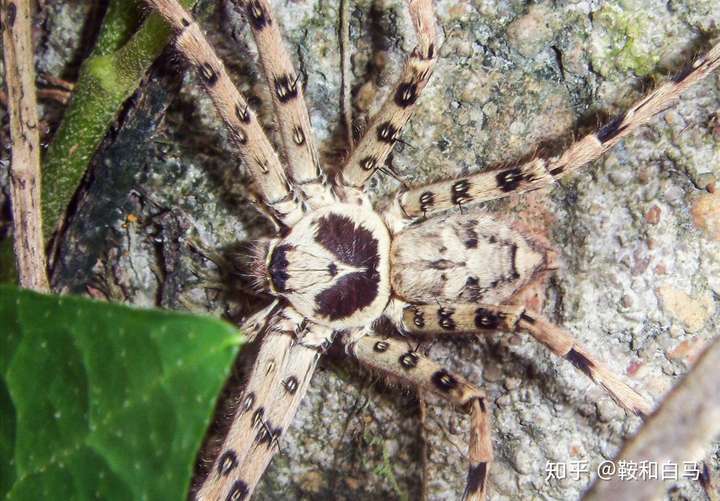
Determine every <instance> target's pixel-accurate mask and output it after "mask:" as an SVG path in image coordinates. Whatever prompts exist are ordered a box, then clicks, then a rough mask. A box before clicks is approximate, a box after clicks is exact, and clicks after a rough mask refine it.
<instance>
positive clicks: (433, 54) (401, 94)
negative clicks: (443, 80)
mask: <svg viewBox="0 0 720 501" xmlns="http://www.w3.org/2000/svg"><path fill="white" fill-rule="evenodd" d="M407 3H408V8H409V10H410V17H411V18H412V22H413V26H414V28H415V33H416V34H417V46H416V47H415V49H414V50H413V51H412V53H411V54H410V56H409V57H408V60H407V61H406V63H405V67H404V68H403V71H402V74H401V75H400V78H399V80H398V83H397V84H396V85H395V88H394V89H393V91H392V93H391V95H390V96H388V97H387V99H386V100H385V102H384V103H383V105H382V107H381V108H380V111H378V112H377V114H376V115H375V116H373V117H372V120H371V121H370V125H369V127H368V129H367V131H366V132H365V135H364V136H363V137H362V139H361V140H360V142H359V143H358V144H357V146H356V147H355V149H354V150H353V152H352V154H351V155H350V157H349V158H348V160H347V162H346V163H345V165H344V166H343V169H342V171H341V173H340V177H341V180H342V184H343V185H345V186H352V187H355V188H360V189H361V188H362V187H363V186H364V185H365V183H366V182H367V180H368V179H370V177H371V176H372V175H373V174H374V173H375V171H376V170H377V169H379V168H380V167H382V166H383V164H384V163H385V160H386V159H387V156H388V155H389V154H390V152H391V151H392V148H393V146H394V145H395V142H396V141H397V140H398V138H399V137H400V130H401V129H402V128H403V127H404V126H405V124H406V123H407V121H408V120H409V119H410V117H411V116H412V113H413V111H414V109H415V103H416V102H417V99H418V97H419V96H420V93H421V92H422V90H423V89H424V88H425V85H426V84H427V83H428V80H430V77H431V76H432V69H433V66H434V64H435V60H436V58H437V49H436V34H435V18H434V13H433V8H432V2H431V0H408V1H407Z"/></svg>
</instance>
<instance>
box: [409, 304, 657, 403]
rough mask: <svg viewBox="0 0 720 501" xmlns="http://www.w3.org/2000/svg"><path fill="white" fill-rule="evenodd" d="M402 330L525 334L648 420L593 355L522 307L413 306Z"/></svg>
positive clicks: (629, 393)
mask: <svg viewBox="0 0 720 501" xmlns="http://www.w3.org/2000/svg"><path fill="white" fill-rule="evenodd" d="M402 327H403V328H404V329H405V330H407V331H408V332H412V333H418V334H448V333H460V332H477V331H488V330H489V331H496V330H502V331H505V332H516V331H526V332H528V333H529V334H530V335H531V336H532V337H534V338H535V339H536V340H537V341H539V342H540V343H542V344H544V345H545V346H547V347H548V348H549V349H550V350H551V351H552V352H553V353H555V354H556V355H557V356H559V357H563V358H564V359H566V360H568V361H569V362H570V363H572V364H573V365H574V366H575V367H576V368H577V369H578V370H580V372H582V373H583V374H585V375H586V376H587V377H589V378H590V379H592V380H593V381H594V382H595V383H597V384H599V385H600V386H602V387H603V388H604V389H605V390H606V391H607V392H608V394H609V395H610V396H611V397H613V399H614V400H615V401H616V402H617V403H618V404H620V405H621V406H622V407H624V408H625V409H627V410H628V411H630V412H632V413H634V414H637V415H639V416H642V417H644V416H647V415H648V414H650V412H651V410H652V406H651V404H650V403H649V402H648V401H647V400H645V398H643V397H642V396H641V395H639V394H638V393H637V392H636V391H635V390H633V389H632V388H630V387H629V386H628V385H627V384H625V383H624V382H623V381H622V379H621V378H620V377H619V376H618V375H617V374H615V373H613V372H612V371H611V370H610V369H609V368H608V367H606V366H605V365H604V364H603V363H602V362H600V361H599V360H597V359H596V358H595V357H594V356H593V355H592V354H591V353H590V351H589V350H588V349H587V348H585V347H584V346H583V345H582V344H580V343H578V342H577V341H576V340H575V339H573V337H572V336H571V335H570V334H569V333H568V332H567V331H566V330H565V329H562V328H561V327H559V326H557V325H555V324H553V323H552V322H550V321H548V320H547V319H545V318H543V317H542V316H541V315H539V314H537V313H534V312H531V311H528V310H526V309H525V308H524V307H523V306H521V305H490V304H457V305H453V306H451V307H438V306H435V305H413V306H408V307H406V308H405V309H404V311H403V315H402Z"/></svg>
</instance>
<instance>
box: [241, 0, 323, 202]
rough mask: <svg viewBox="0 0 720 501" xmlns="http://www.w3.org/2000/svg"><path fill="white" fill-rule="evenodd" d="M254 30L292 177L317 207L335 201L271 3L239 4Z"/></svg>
mask: <svg viewBox="0 0 720 501" xmlns="http://www.w3.org/2000/svg"><path fill="white" fill-rule="evenodd" d="M237 3H238V4H240V6H241V7H242V8H243V11H244V12H245V15H246V17H247V20H248V23H249V24H250V28H251V29H252V33H253V37H254V38H255V44H256V45H257V50H258V55H259V57H260V63H261V66H262V70H263V73H264V74H265V80H266V82H267V84H268V87H269V88H270V91H271V94H272V102H273V109H274V110H275V116H276V117H277V123H278V127H279V129H280V135H281V137H282V142H283V146H284V150H285V161H286V163H287V165H288V177H289V178H290V179H292V181H293V185H294V186H296V187H297V188H298V189H299V190H300V191H301V192H302V193H303V194H304V195H305V197H306V198H307V200H308V203H309V204H310V205H311V206H313V207H319V206H321V205H327V204H329V203H332V202H333V201H334V200H335V199H334V197H333V194H332V190H331V189H330V185H329V184H328V183H327V177H326V175H325V172H324V171H323V170H322V168H321V167H320V159H319V156H318V150H317V145H316V142H315V138H314V134H313V131H312V128H311V126H310V117H309V115H308V110H307V107H306V105H305V99H304V98H303V86H302V81H301V79H300V74H298V73H296V71H295V69H294V68H293V63H292V60H291V59H290V56H289V54H288V51H287V49H286V48H285V44H284V43H283V40H282V34H281V33H280V29H279V27H278V23H277V19H276V18H275V16H273V12H272V10H271V8H270V4H269V3H268V1H267V0H246V1H238V2H237Z"/></svg>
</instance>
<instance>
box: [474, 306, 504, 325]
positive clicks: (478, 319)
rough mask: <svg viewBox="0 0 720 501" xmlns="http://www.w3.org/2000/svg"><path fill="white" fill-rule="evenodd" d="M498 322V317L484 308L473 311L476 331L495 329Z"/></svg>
mask: <svg viewBox="0 0 720 501" xmlns="http://www.w3.org/2000/svg"><path fill="white" fill-rule="evenodd" d="M500 320H501V318H500V315H499V314H497V313H495V312H493V311H490V310H487V309H485V308H478V309H477V310H475V327H477V328H478V329H497V327H498V326H499V325H500Z"/></svg>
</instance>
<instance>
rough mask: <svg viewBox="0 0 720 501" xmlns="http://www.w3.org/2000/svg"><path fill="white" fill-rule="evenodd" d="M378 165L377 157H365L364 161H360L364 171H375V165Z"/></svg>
mask: <svg viewBox="0 0 720 501" xmlns="http://www.w3.org/2000/svg"><path fill="white" fill-rule="evenodd" d="M376 164H377V158H375V157H365V158H363V159H362V160H360V167H362V169H363V170H367V171H370V170H373V169H374V168H375V165H376Z"/></svg>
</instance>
